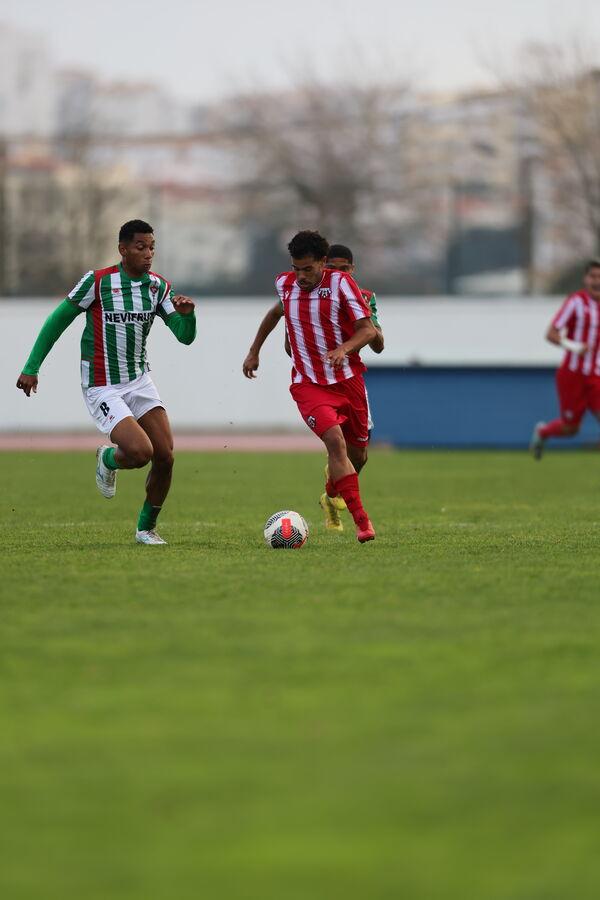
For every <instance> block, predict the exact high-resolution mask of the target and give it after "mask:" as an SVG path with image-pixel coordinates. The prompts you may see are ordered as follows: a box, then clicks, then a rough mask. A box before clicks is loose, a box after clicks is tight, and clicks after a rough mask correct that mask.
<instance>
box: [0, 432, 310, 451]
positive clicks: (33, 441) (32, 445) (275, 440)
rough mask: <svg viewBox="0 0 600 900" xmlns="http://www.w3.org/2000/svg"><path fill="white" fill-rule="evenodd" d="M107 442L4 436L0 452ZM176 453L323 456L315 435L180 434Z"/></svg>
mask: <svg viewBox="0 0 600 900" xmlns="http://www.w3.org/2000/svg"><path fill="white" fill-rule="evenodd" d="M104 440H107V439H106V438H105V437H103V436H102V435H101V434H100V433H99V432H98V433H96V434H94V433H92V434H54V433H50V434H48V433H38V434H31V433H30V434H26V433H17V434H7V433H5V434H2V433H0V450H57V451H58V450H95V449H96V447H97V446H98V445H99V444H100V443H102V441H104ZM175 449H176V450H195V451H210V450H212V451H219V450H220V451H224V450H225V451H227V450H242V451H246V452H251V453H252V452H254V453H256V452H261V453H264V452H273V453H280V452H286V451H288V452H290V451H297V450H303V451H307V452H310V451H312V452H317V453H322V452H323V450H324V448H323V445H322V443H321V442H320V441H319V440H317V438H316V437H315V436H314V435H312V434H309V433H307V434H185V433H184V434H177V432H175Z"/></svg>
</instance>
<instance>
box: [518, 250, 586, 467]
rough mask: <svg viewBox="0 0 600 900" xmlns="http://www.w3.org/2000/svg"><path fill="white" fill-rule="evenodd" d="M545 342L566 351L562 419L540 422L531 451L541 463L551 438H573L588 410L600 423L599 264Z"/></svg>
mask: <svg viewBox="0 0 600 900" xmlns="http://www.w3.org/2000/svg"><path fill="white" fill-rule="evenodd" d="M546 340H548V341H550V343H551V344H556V345H557V346H559V347H563V348H564V350H565V354H564V356H563V360H562V363H561V365H560V366H559V368H558V371H557V373H556V389H557V392H558V400H559V405H560V417H559V418H558V419H553V420H552V421H551V422H548V423H546V422H538V423H537V425H536V426H535V428H534V429H533V434H532V436H531V444H530V448H531V451H532V453H533V455H534V457H535V459H541V458H542V454H543V452H544V443H545V441H546V440H547V439H548V438H550V437H557V438H560V437H572V436H573V435H575V434H577V432H578V431H579V427H580V425H581V420H582V419H583V416H584V415H585V413H586V411H587V410H589V411H590V412H591V413H593V415H594V416H595V417H596V418H597V419H598V420H599V421H600V358H599V356H598V352H599V349H600V261H599V260H596V259H593V260H591V261H590V262H589V263H588V264H587V265H586V267H585V272H584V276H583V287H582V289H581V290H579V291H577V292H576V293H575V294H571V296H569V297H567V299H566V300H565V302H564V303H563V305H562V306H561V308H560V309H559V311H558V312H557V314H556V315H555V317H554V319H553V320H552V323H551V324H550V327H549V329H548V331H547V333H546Z"/></svg>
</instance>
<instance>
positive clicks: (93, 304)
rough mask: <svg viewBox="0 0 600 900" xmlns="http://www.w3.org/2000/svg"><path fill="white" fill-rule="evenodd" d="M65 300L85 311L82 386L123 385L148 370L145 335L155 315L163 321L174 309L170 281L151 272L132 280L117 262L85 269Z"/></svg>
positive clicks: (82, 343) (146, 335) (82, 340)
mask: <svg viewBox="0 0 600 900" xmlns="http://www.w3.org/2000/svg"><path fill="white" fill-rule="evenodd" d="M67 299H68V300H69V301H70V302H71V303H73V304H75V305H77V306H78V307H79V308H80V309H82V310H85V312H86V325H85V329H84V331H83V335H82V337H81V383H82V385H83V386H84V387H96V386H100V385H106V384H123V383H126V382H128V381H133V380H134V379H135V378H138V377H139V376H140V375H143V374H144V373H145V372H147V371H148V370H149V368H150V367H149V365H148V360H147V357H146V339H147V337H148V332H149V331H150V328H151V327H152V323H153V321H154V317H155V316H156V315H159V316H160V317H161V318H162V319H163V320H164V321H165V322H166V320H167V317H168V316H170V315H171V314H172V313H174V312H175V307H174V306H173V302H172V300H173V291H172V290H171V284H170V282H168V281H167V280H166V279H165V278H163V277H162V275H157V274H156V273H154V272H149V273H147V274H145V275H143V276H142V277H141V278H140V279H139V281H133V280H132V279H131V278H130V277H129V276H128V275H127V273H126V272H125V271H124V269H123V267H122V265H121V264H120V263H119V264H118V265H115V266H110V267H109V268H107V269H99V270H96V271H90V272H86V273H85V275H84V276H83V278H82V279H81V280H80V281H79V283H78V284H77V285H76V286H75V287H74V288H73V290H72V291H71V292H70V294H69V295H68V297H67Z"/></svg>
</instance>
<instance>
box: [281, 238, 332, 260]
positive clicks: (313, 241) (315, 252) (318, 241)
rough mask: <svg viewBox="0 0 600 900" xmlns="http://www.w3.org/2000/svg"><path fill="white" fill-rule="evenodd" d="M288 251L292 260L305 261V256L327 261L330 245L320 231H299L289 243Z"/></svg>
mask: <svg viewBox="0 0 600 900" xmlns="http://www.w3.org/2000/svg"><path fill="white" fill-rule="evenodd" d="M288 250H289V251H290V256H291V257H292V259H303V258H304V257H305V256H312V258H313V259H325V257H326V256H327V251H328V250H329V244H328V243H327V240H326V239H325V238H324V237H323V235H321V234H319V232H318V231H299V232H298V234H295V235H294V237H293V238H292V239H291V241H290V242H289V244H288Z"/></svg>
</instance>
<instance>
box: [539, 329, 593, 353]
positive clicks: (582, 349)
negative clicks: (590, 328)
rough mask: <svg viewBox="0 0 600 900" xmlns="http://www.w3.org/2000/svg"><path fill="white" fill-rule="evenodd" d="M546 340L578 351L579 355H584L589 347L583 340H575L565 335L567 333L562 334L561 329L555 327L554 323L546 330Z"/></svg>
mask: <svg viewBox="0 0 600 900" xmlns="http://www.w3.org/2000/svg"><path fill="white" fill-rule="evenodd" d="M546 340H547V341H549V342H550V343H551V344H556V346H557V347H563V348H564V349H565V350H568V351H569V352H571V353H576V354H577V355H578V356H583V354H584V353H586V352H587V349H588V346H587V344H584V343H582V341H574V340H572V339H571V338H568V337H565V335H563V334H561V332H560V331H559V329H558V328H555V327H554V325H551V326H550V328H549V329H548V331H547V332H546Z"/></svg>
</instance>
